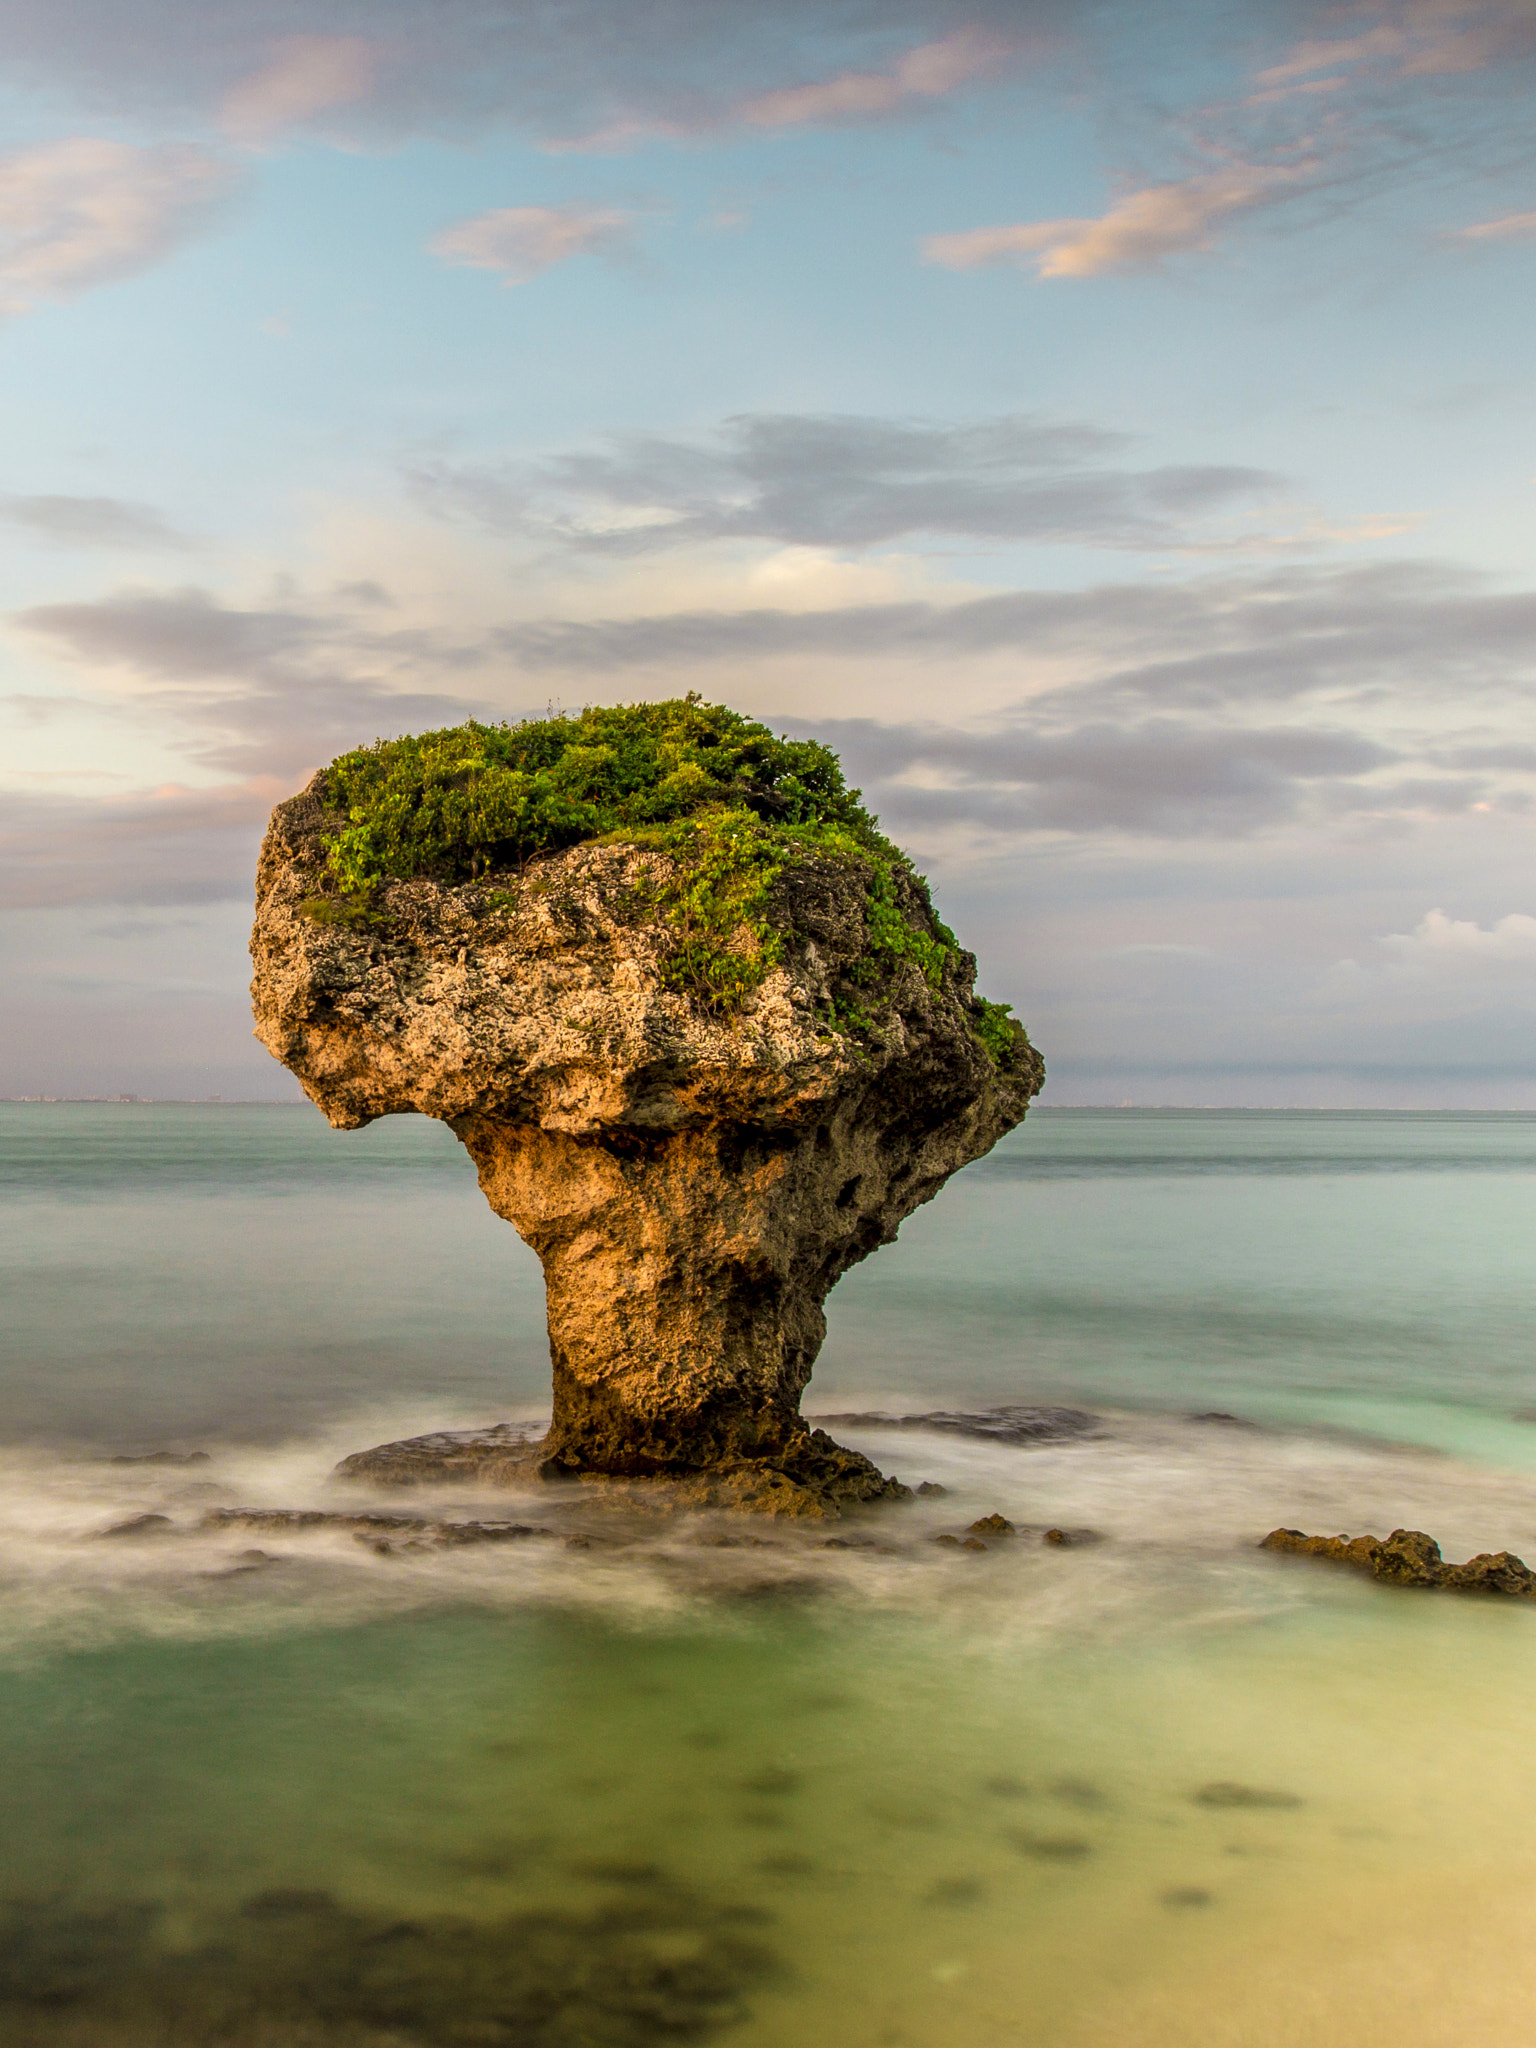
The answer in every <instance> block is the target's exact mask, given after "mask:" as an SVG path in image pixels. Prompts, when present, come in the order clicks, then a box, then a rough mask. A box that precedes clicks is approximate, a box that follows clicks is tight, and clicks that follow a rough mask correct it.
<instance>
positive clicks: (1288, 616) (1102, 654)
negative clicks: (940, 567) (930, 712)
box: [498, 562, 1536, 717]
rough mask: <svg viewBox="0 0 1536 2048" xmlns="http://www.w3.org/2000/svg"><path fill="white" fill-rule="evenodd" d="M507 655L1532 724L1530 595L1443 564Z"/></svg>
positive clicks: (732, 623)
mask: <svg viewBox="0 0 1536 2048" xmlns="http://www.w3.org/2000/svg"><path fill="white" fill-rule="evenodd" d="M498 639H499V644H500V645H501V646H502V647H503V648H504V649H505V650H506V651H507V652H508V653H509V654H512V655H513V656H514V657H515V658H516V659H517V660H518V661H519V662H520V663H521V664H522V665H523V666H524V667H526V668H528V669H530V670H532V671H536V672H537V671H550V670H562V669H563V670H566V671H568V672H570V673H573V674H583V675H591V674H594V673H601V672H605V671H606V672H609V673H619V672H622V671H625V670H629V669H635V668H640V667H645V666H649V665H652V664H655V665H659V666H666V667H673V668H682V667H703V666H706V665H709V664H718V665H719V666H721V667H722V668H724V667H726V666H727V665H739V664H741V663H742V662H745V661H752V660H759V661H763V660H784V659H800V658H804V657H807V656H830V657H835V658H845V659H854V660H876V659H893V658H894V659H905V660H908V661H915V662H922V663H935V664H942V663H951V662H955V661H964V660H968V659H976V658H983V657H996V656H1010V655H1011V656H1017V657H1021V658H1026V659H1029V660H1031V661H1032V662H1033V663H1035V664H1037V665H1041V666H1044V665H1046V664H1049V665H1050V667H1049V669H1048V670H1047V673H1051V672H1054V671H1056V670H1060V669H1062V668H1066V669H1068V670H1071V671H1074V672H1075V673H1076V674H1077V675H1078V676H1079V677H1080V678H1081V680H1079V681H1077V682H1074V683H1073V684H1072V685H1071V688H1072V690H1073V691H1074V692H1078V693H1087V692H1091V693H1093V695H1094V698H1095V700H1096V701H1097V702H1098V703H1099V704H1100V705H1101V706H1102V707H1103V708H1104V709H1105V710H1106V712H1107V711H1108V710H1109V708H1110V707H1111V706H1115V707H1124V708H1128V709H1131V710H1134V709H1136V708H1137V707H1146V706H1148V705H1154V704H1155V705H1162V706H1166V705H1178V706H1180V707H1182V708H1185V709H1191V710H1208V709H1212V708H1217V707H1225V706H1231V705H1233V704H1273V703H1289V702H1294V701H1296V700H1298V699H1300V698H1303V697H1306V696H1309V695H1326V696H1328V697H1329V698H1330V699H1334V700H1339V699H1348V700H1349V701H1352V702H1361V703H1372V704H1376V705H1379V704H1381V703H1384V702H1390V703H1393V704H1407V703H1415V702H1416V703H1419V704H1421V705H1423V704H1430V705H1433V706H1435V707H1437V708H1443V707H1444V706H1445V705H1446V704H1448V703H1449V704H1455V705H1456V706H1457V707H1458V709H1459V710H1461V711H1463V712H1464V711H1465V708H1466V706H1467V704H1468V703H1469V702H1471V701H1473V700H1475V698H1477V697H1478V696H1489V695H1494V696H1497V695H1499V694H1501V693H1502V694H1503V695H1505V696H1507V697H1508V698H1509V699H1510V700H1511V701H1512V702H1513V703H1515V704H1517V705H1518V706H1520V707H1522V716H1524V717H1528V715H1529V713H1528V706H1529V702H1530V697H1531V693H1532V687H1533V680H1536V592H1533V591H1529V590H1516V591H1503V590H1499V589H1497V588H1496V587H1494V586H1493V585H1492V584H1491V582H1490V581H1489V580H1487V579H1483V578H1479V577H1476V576H1474V575H1472V574H1470V573H1468V572H1466V571H1462V570H1457V569H1454V568H1448V567H1447V566H1446V565H1445V564H1443V563H1435V562H1417V563H1415V562H1408V563H1401V564H1397V563H1392V564H1371V565H1366V566H1363V567H1358V568H1350V569H1327V568H1314V567H1295V568H1286V569H1266V570H1263V571H1246V572H1244V573H1242V574H1236V575H1234V574H1227V575H1221V576H1201V577H1194V578H1190V579H1189V580H1187V581H1184V582H1180V583H1134V582H1127V583H1100V584H1096V585H1092V586H1090V587H1088V588H1086V589H1082V590H1065V591H1060V590H1045V591H1038V590H1014V591H1004V592H999V593H997V594H995V595H989V596H985V597H973V598H967V599H962V600H960V601H958V602H950V603H936V602H933V601H931V600H911V601H907V602H903V603H895V604H861V605H843V606H832V607H827V608H824V609H822V610H817V611H799V612H794V611H780V610H769V609H755V610H743V611H735V612H730V611H723V610H721V611H692V612H672V613H657V614H652V615H649V616H646V615H641V616H632V617H628V618H610V619H543V620H530V621H527V622H525V623H521V624H518V625H515V626H509V627H506V628H504V629H503V630H502V631H501V633H500V634H499V636H498Z"/></svg>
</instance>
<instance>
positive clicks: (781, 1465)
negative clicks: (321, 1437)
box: [336, 1423, 911, 1521]
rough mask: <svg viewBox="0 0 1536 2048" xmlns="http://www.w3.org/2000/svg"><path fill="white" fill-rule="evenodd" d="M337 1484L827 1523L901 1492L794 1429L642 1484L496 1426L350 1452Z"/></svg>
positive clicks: (853, 1457) (816, 1436) (816, 1432)
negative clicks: (637, 1503) (521, 1491)
mask: <svg viewBox="0 0 1536 2048" xmlns="http://www.w3.org/2000/svg"><path fill="white" fill-rule="evenodd" d="M336 1472H337V1476H338V1477H339V1478H343V1479H361V1480H366V1481H369V1482H370V1483H372V1484H373V1485H375V1486H400V1487H404V1486H454V1485H475V1486H524V1485H528V1484H530V1483H531V1482H533V1481H534V1480H545V1481H548V1482H550V1483H552V1484H559V1483H561V1482H564V1483H566V1484H574V1485H579V1486H588V1487H592V1486H600V1487H605V1488H609V1489H616V1490H622V1491H623V1492H625V1493H626V1494H629V1495H630V1496H632V1497H635V1498H641V1497H643V1498H644V1499H646V1500H647V1501H648V1502H651V1503H654V1504H655V1505H656V1506H658V1507H665V1506H676V1507H679V1508H729V1509H738V1510H741V1511H743V1512H745V1513H749V1514H762V1515H785V1516H791V1517H793V1518H795V1519H797V1520H801V1521H835V1520H836V1519H837V1517H838V1516H839V1515H840V1514H841V1513H842V1511H843V1509H844V1508H846V1507H858V1506H865V1505H869V1504H871V1503H874V1502H877V1501H893V1500H904V1499H906V1498H907V1497H908V1496H909V1494H910V1492H911V1488H910V1487H906V1486H903V1485H902V1483H901V1481H900V1480H899V1479H888V1478H887V1477H886V1475H885V1474H884V1473H883V1472H881V1471H880V1469H879V1468H878V1467H877V1466H875V1465H872V1464H871V1463H870V1461H869V1459H868V1458H866V1457H863V1456H861V1454H860V1453H859V1452H858V1451H850V1450H848V1449H846V1448H845V1447H844V1446H843V1445H842V1444H839V1443H835V1442H834V1441H833V1440H832V1438H831V1437H830V1436H828V1435H827V1433H826V1431H825V1430H824V1429H804V1430H802V1431H801V1432H800V1433H799V1434H798V1435H797V1436H795V1437H794V1438H792V1439H791V1441H790V1442H789V1444H787V1445H786V1446H785V1448H784V1450H783V1452H782V1453H780V1454H779V1455H778V1456H777V1457H775V1458H773V1459H757V1458H739V1459H728V1460H725V1461H722V1462H721V1463H719V1464H712V1465H710V1466H708V1467H707V1468H705V1469H703V1470H698V1471H693V1470H689V1469H688V1468H687V1467H686V1466H679V1467H677V1468H676V1469H675V1470H673V1471H671V1472H667V1473H662V1474H656V1475H653V1476H649V1477H646V1478H631V1477H628V1476H626V1475H624V1474H615V1473H609V1472H592V1471H584V1470H582V1469H581V1468H580V1467H574V1466H572V1465H570V1464H568V1463H566V1462H565V1461H564V1459H562V1458H559V1457H554V1458H552V1457H551V1456H550V1444H549V1440H548V1439H547V1438H542V1437H530V1436H527V1435H525V1434H524V1433H522V1432H520V1431H518V1430H516V1429H514V1428H513V1427H512V1425H511V1424H509V1423H501V1424H499V1425H498V1426H497V1427H496V1428H494V1429H485V1430H440V1431H437V1432H435V1433H434V1434H432V1435H430V1436H415V1437H405V1438H403V1439H402V1440H401V1441H400V1442H399V1443H390V1444H378V1445H376V1446H375V1447H374V1448H373V1449H372V1450H368V1451H356V1452H354V1453H353V1455H352V1456H351V1457H349V1458H344V1459H343V1460H342V1462H341V1463H340V1464H339V1465H338V1466H337V1468H336Z"/></svg>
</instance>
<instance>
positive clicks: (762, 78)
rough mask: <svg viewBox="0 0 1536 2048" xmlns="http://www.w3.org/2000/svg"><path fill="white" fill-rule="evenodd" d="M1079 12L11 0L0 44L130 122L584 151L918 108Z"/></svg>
mask: <svg viewBox="0 0 1536 2048" xmlns="http://www.w3.org/2000/svg"><path fill="white" fill-rule="evenodd" d="M1077 12H1078V8H1077V6H1076V4H1075V0H882V4H881V5H880V6H879V7H878V8H871V7H870V6H869V5H868V0H753V4H752V5H743V6H736V7H722V6H721V5H720V4H719V0H561V4H560V5H559V6H558V7H551V6H548V5H544V4H542V0H490V4H486V0H309V4H307V5H305V6H303V7H297V6H295V5H294V4H293V0H199V6H198V11H197V33H196V34H195V35H192V34H188V33H187V24H186V7H185V0H139V4H138V5H136V6H135V7H133V8H132V9H124V7H123V6H122V5H121V0H71V4H70V5H69V6H67V7H60V6H59V5H58V4H57V0H13V4H12V5H11V6H10V7H9V8H8V10H7V17H6V50H7V59H8V64H9V66H10V68H11V69H12V70H14V71H18V72H20V73H21V74H22V76H23V77H24V78H25V79H26V81H27V83H29V84H32V85H34V86H35V85H39V84H41V85H43V86H44V87H45V89H47V90H48V91H49V92H50V93H56V92H58V91H59V89H60V88H62V89H63V90H64V91H65V92H70V93H73V94H74V95H75V97H76V98H77V100H79V101H81V102H83V103H86V104H90V105H94V106H105V107H107V108H110V109H111V110H112V111H113V112H115V113H127V114H129V115H130V116H131V117H133V118H137V119H142V118H146V117H149V118H163V117H165V116H167V115H169V116H172V117H176V118H180V119H186V118H188V117H190V118H193V119H197V120H207V119H215V120H218V119H222V120H223V122H224V124H225V127H226V131H227V132H229V133H231V134H233V135H234V136H235V137H236V138H237V139H239V140H241V141H260V140H261V139H263V138H265V137H269V136H271V135H273V134H276V133H278V132H280V131H281V130H282V129H284V128H286V127H289V126H292V125H293V124H295V123H299V122H304V121H311V120H313V119H314V118H315V117H316V116H317V115H323V116H325V117H327V118H326V128H327V130H328V132H333V133H334V134H335V135H337V136H338V137H341V138H344V139H354V140H355V139H363V140H370V141H381V140H382V141H397V140H399V139H402V138H404V137H407V136H412V135H421V134H435V135H443V134H457V135H462V134H465V133H475V132H484V131H485V130H495V129H498V128H501V129H505V128H514V129H522V130H524V131H531V132H533V133H534V134H535V135H540V136H545V137H559V136H572V135H579V136H581V137H582V138H584V139H587V140H588V144H589V146H590V138H592V137H594V136H596V137H601V135H602V134H603V133H604V132H607V133H608V134H609V135H610V136H611V137H615V138H617V139H620V140H622V139H624V137H625V135H626V132H627V133H629V134H636V135H638V134H648V133H649V134H653V133H657V132H663V133H665V132H676V133H683V134H698V133H703V132H705V131H706V130H709V129H716V130H723V129H725V128H727V127H728V126H730V125H732V124H738V122H739V116H738V110H744V109H753V108H755V109H756V112H757V118H758V121H759V124H760V125H773V124H775V123H778V124H780V125H783V124H786V123H794V122H803V121H805V120H823V119H845V118H854V119H858V118H864V119H868V118H871V117H878V115H879V113H880V112H881V111H882V108H881V107H879V106H869V105H868V104H867V103H868V102H871V101H879V100H885V101H888V102H889V105H890V110H891V111H900V110H902V109H903V108H907V107H916V106H919V105H921V104H923V103H924V102H925V101H931V100H934V99H936V98H938V97H941V96H942V95H943V94H945V93H947V92H950V91H953V90H955V89H957V88H958V87H960V86H962V85H964V84H965V83H966V82H968V80H969V79H971V78H975V77H980V76H982V75H984V74H985V73H986V72H987V71H988V70H989V69H990V68H991V67H993V66H994V65H995V64H997V63H999V62H1001V61H1002V53H1003V52H1005V51H1006V50H1008V49H1012V48H1017V47H1019V46H1020V45H1021V44H1023V43H1026V42H1027V43H1040V42H1041V41H1044V40H1050V39H1052V38H1059V36H1060V34H1061V32H1062V30H1063V28H1064V27H1070V24H1071V22H1072V20H1073V17H1074V16H1075V15H1076V13H1077ZM296 31H300V32H296ZM780 95H783V96H784V97H783V98H780V97H779V96H780ZM818 95H821V96H822V99H821V107H820V110H818V107H817V96H818ZM840 102H841V104H839V103H840ZM860 102H864V103H866V104H864V105H861V104H860ZM740 118H747V117H746V116H744V115H743V116H741V117H740ZM598 146H602V145H601V142H599V144H598Z"/></svg>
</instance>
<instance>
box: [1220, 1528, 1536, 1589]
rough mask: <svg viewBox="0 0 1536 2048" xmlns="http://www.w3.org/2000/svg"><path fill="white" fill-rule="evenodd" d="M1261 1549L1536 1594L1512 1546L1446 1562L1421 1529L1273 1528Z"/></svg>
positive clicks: (1400, 1580)
mask: <svg viewBox="0 0 1536 2048" xmlns="http://www.w3.org/2000/svg"><path fill="white" fill-rule="evenodd" d="M1259 1547H1260V1549H1261V1550H1288V1551H1292V1552H1294V1553H1295V1554H1296V1555H1297V1556H1299V1557H1322V1558H1328V1559H1330V1560H1332V1561H1333V1562H1334V1563H1336V1564H1347V1565H1352V1566H1353V1567H1354V1568H1355V1569H1356V1570H1357V1571H1364V1572H1370V1573H1371V1574H1372V1575H1373V1576H1374V1577H1376V1578H1378V1579H1385V1580H1386V1581H1387V1582H1388V1583H1389V1584H1391V1585H1394V1586H1438V1587H1442V1588H1444V1589H1445V1590H1447V1591H1449V1592H1455V1593H1504V1594H1512V1595H1514V1596H1516V1597H1517V1598H1524V1599H1531V1598H1533V1597H1536V1572H1532V1571H1531V1570H1529V1569H1528V1567H1527V1566H1526V1565H1524V1564H1523V1563H1522V1562H1521V1560H1520V1559H1519V1558H1518V1557H1516V1556H1515V1555H1514V1553H1513V1552H1512V1551H1508V1550H1495V1551H1481V1552H1479V1554H1478V1555H1477V1556H1476V1557H1469V1558H1468V1559H1467V1562H1466V1563H1465V1564H1447V1563H1446V1562H1445V1560H1444V1559H1443V1558H1442V1557H1441V1555H1440V1546H1439V1544H1438V1543H1437V1542H1436V1541H1435V1539H1434V1537H1433V1536H1426V1535H1425V1534H1424V1531H1423V1530H1422V1529H1394V1530H1393V1531H1392V1534H1391V1535H1390V1536H1388V1537H1385V1538H1382V1537H1379V1536H1354V1537H1350V1536H1304V1535H1303V1534H1302V1532H1301V1530H1300V1529H1271V1530H1270V1532H1269V1534H1268V1535H1267V1536H1266V1537H1265V1538H1264V1540H1263V1542H1262V1543H1261V1544H1260V1546H1259Z"/></svg>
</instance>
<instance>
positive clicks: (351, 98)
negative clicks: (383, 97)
mask: <svg viewBox="0 0 1536 2048" xmlns="http://www.w3.org/2000/svg"><path fill="white" fill-rule="evenodd" d="M381 55H382V52H381V50H380V47H379V45H378V44H377V43H373V42H368V41H365V40H364V38H363V37H361V36H315V35H298V36H284V37H282V38H281V39H280V40H279V41H277V42H275V43H273V44H272V45H271V46H270V50H269V53H268V56H267V60H266V62H265V63H264V64H262V65H261V66H260V67H259V69H257V70H255V71H253V72H251V73H250V74H249V75H248V76H247V77H245V78H242V79H241V80H240V81H239V82H238V83H237V84H235V85H233V86H231V87H230V88H229V90H228V91H227V92H226V93H225V95H224V98H223V103H222V105H221V107H220V115H221V118H222V121H223V126H224V132H225V133H226V134H227V135H228V136H229V137H230V138H231V140H232V141H235V142H245V143H259V142H264V141H265V140H266V139H267V138H268V137H269V136H271V135H275V134H277V133H279V132H280V131H281V130H283V129H285V128H291V127H294V126H295V125H296V124H297V123H299V122H302V121H306V120H309V119H310V118H312V117H313V116H314V115H316V114H323V113H328V112H330V111H331V110H332V109H333V108H336V107H347V106H353V105H355V104H356V103H357V102H358V101H359V100H364V99H367V98H368V96H369V94H370V93H371V92H372V90H373V86H374V81H375V79H376V77H377V74H378V70H379V63H380V58H381Z"/></svg>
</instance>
